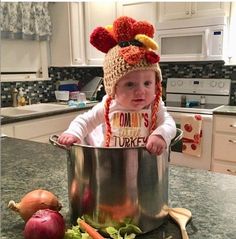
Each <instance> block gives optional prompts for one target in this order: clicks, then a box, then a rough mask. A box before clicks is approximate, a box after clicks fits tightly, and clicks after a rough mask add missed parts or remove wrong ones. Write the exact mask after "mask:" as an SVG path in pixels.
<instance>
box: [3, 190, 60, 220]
mask: <svg viewBox="0 0 236 239" xmlns="http://www.w3.org/2000/svg"><path fill="white" fill-rule="evenodd" d="M8 207H9V208H10V209H12V210H13V211H15V212H17V213H19V214H20V216H21V217H22V218H23V219H24V221H25V222H26V221H28V219H29V218H30V217H31V216H32V215H33V214H34V213H35V212H37V211H38V210H40V209H51V210H54V211H60V209H61V207H62V205H61V204H60V202H59V201H58V198H57V197H56V196H55V195H54V194H53V193H51V192H49V191H47V190H43V189H37V190H34V191H31V192H29V193H27V194H26V195H25V196H24V197H23V198H22V199H21V201H20V202H19V203H15V202H14V201H13V200H11V201H10V202H9V203H8Z"/></svg>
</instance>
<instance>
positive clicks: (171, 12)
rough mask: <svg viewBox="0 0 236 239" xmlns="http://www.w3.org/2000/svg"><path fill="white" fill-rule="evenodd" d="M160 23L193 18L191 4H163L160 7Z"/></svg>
mask: <svg viewBox="0 0 236 239" xmlns="http://www.w3.org/2000/svg"><path fill="white" fill-rule="evenodd" d="M158 12H159V21H160V22H163V21H168V20H174V19H183V18H189V17H191V3H189V2H161V3H160V5H159V11H158Z"/></svg>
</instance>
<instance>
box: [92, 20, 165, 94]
mask: <svg viewBox="0 0 236 239" xmlns="http://www.w3.org/2000/svg"><path fill="white" fill-rule="evenodd" d="M154 31H155V30H154V27H153V25H152V24H150V23H148V22H146V21H136V20H134V19H133V18H130V17H127V16H123V17H119V18H117V19H116V20H115V21H114V23H113V25H108V26H106V27H97V28H96V29H94V31H93V32H92V34H91V35H90V43H91V44H92V45H93V46H94V47H96V48H97V49H98V50H99V51H101V52H103V53H106V55H105V60H104V63H103V71H104V86H105V91H106V93H107V95H110V96H112V97H114V94H115V92H114V90H115V85H116V84H117V82H118V81H119V79H121V78H122V77H123V76H124V75H126V74H127V73H129V72H131V71H137V70H154V71H156V72H157V75H158V78H159V80H160V81H161V80H162V77H161V71H160V67H159V65H158V64H157V63H158V62H159V60H160V57H159V56H158V55H157V54H156V53H155V50H157V49H158V45H157V43H156V42H155V41H154V40H153V36H154Z"/></svg>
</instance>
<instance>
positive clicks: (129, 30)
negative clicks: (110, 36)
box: [113, 16, 136, 42]
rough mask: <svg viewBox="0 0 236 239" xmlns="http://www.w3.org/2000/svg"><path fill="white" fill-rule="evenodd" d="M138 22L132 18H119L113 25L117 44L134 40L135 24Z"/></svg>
mask: <svg viewBox="0 0 236 239" xmlns="http://www.w3.org/2000/svg"><path fill="white" fill-rule="evenodd" d="M135 22H136V21H135V20H134V19H133V18H131V17H126V16H123V17H119V18H117V19H116V20H115V21H114V23H113V31H114V36H115V38H116V40H117V42H121V41H130V40H132V39H133V38H134V36H135V33H134V31H133V24H134V23H135Z"/></svg>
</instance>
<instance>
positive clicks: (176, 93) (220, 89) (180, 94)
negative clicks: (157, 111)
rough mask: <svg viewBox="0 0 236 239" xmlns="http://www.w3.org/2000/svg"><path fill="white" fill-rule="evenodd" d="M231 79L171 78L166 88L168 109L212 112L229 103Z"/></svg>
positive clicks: (201, 112)
mask: <svg viewBox="0 0 236 239" xmlns="http://www.w3.org/2000/svg"><path fill="white" fill-rule="evenodd" d="M230 83H231V80H230V79H202V78H169V79H168V80H167V88H166V106H167V110H168V111H172V112H189V113H200V114H212V113H213V111H214V110H215V109H217V108H218V107H220V106H222V105H225V104H228V103H229V99H230Z"/></svg>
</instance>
